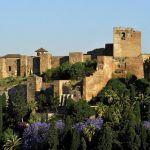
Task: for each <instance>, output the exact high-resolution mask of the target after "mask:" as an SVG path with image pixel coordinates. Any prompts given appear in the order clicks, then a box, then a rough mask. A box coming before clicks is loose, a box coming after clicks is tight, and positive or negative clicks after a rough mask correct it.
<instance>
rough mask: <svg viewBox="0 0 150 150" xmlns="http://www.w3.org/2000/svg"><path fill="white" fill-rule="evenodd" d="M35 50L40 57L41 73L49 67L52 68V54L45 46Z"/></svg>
mask: <svg viewBox="0 0 150 150" xmlns="http://www.w3.org/2000/svg"><path fill="white" fill-rule="evenodd" d="M35 52H37V56H38V57H40V66H39V67H40V74H42V73H43V72H45V71H46V70H47V69H51V68H52V67H51V61H52V55H51V54H49V53H48V51H47V50H45V49H43V48H40V49H38V50H36V51H35Z"/></svg>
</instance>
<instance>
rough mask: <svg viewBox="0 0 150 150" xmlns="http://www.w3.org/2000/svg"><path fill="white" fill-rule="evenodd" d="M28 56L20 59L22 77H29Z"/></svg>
mask: <svg viewBox="0 0 150 150" xmlns="http://www.w3.org/2000/svg"><path fill="white" fill-rule="evenodd" d="M27 63H28V62H27V56H21V57H20V75H21V76H22V77H25V76H27Z"/></svg>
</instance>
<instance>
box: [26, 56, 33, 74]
mask: <svg viewBox="0 0 150 150" xmlns="http://www.w3.org/2000/svg"><path fill="white" fill-rule="evenodd" d="M31 74H33V58H32V57H27V76H29V75H31Z"/></svg>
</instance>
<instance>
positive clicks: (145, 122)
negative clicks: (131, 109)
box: [143, 121, 150, 130]
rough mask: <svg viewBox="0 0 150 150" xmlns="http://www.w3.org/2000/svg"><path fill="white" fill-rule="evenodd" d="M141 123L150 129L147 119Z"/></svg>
mask: <svg viewBox="0 0 150 150" xmlns="http://www.w3.org/2000/svg"><path fill="white" fill-rule="evenodd" d="M143 125H144V127H145V128H146V129H148V130H150V122H149V121H144V122H143Z"/></svg>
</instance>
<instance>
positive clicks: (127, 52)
mask: <svg viewBox="0 0 150 150" xmlns="http://www.w3.org/2000/svg"><path fill="white" fill-rule="evenodd" d="M140 54H141V32H139V31H135V30H134V29H133V28H123V27H115V28H114V29H113V56H114V57H137V56H139V55H140Z"/></svg>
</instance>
